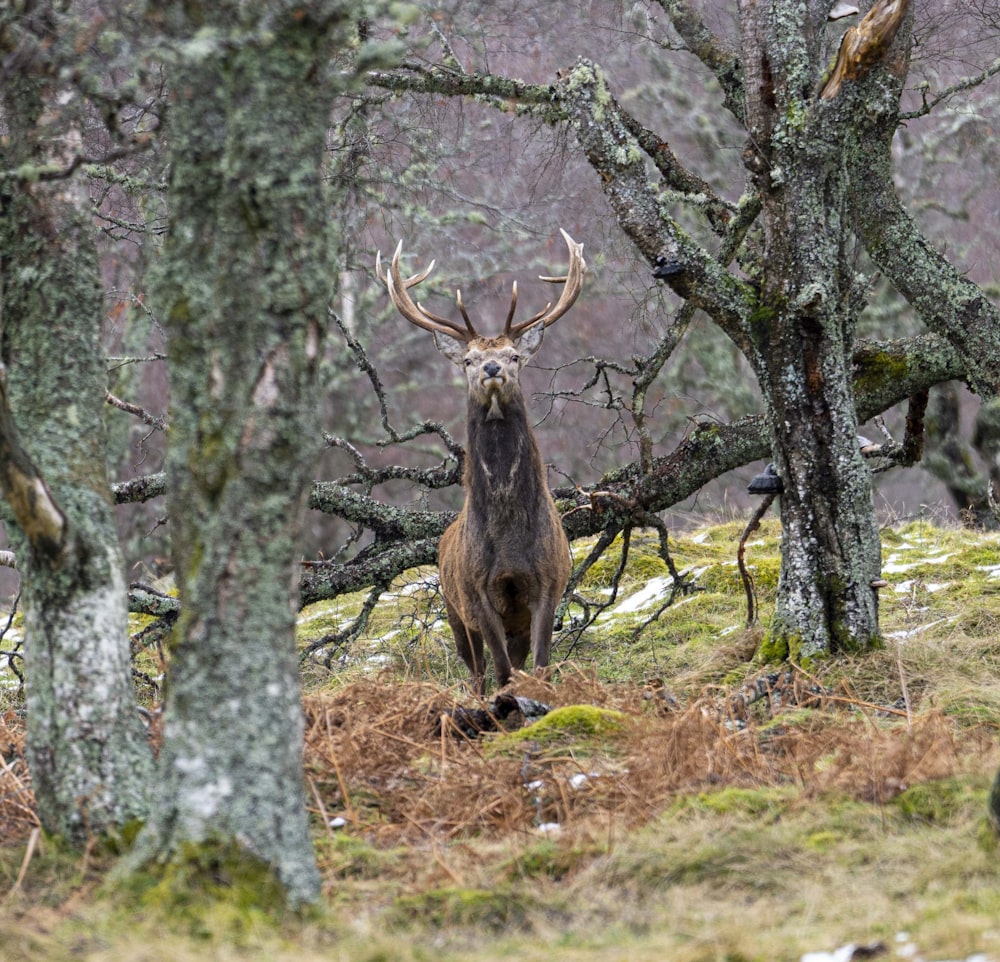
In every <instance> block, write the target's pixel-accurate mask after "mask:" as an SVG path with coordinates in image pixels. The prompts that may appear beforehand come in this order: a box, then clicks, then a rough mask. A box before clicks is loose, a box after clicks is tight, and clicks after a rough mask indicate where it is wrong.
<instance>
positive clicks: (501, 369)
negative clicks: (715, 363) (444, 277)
mask: <svg viewBox="0 0 1000 962" xmlns="http://www.w3.org/2000/svg"><path fill="white" fill-rule="evenodd" d="M563 236H564V237H565V239H566V243H567V246H568V247H569V249H570V269H569V272H568V273H567V276H566V277H561V278H545V279H546V280H552V281H556V282H564V283H565V285H566V286H565V288H564V290H563V294H562V297H560V299H559V302H558V303H557V304H556V306H555V308H553V309H552V310H549V308H548V306H547V307H546V309H545V310H544V311H542V312H540V313H539V314H537V315H535V316H534V317H533V318H531V319H530V320H529V321H527V322H523V323H522V324H519V325H516V326H515V325H512V319H513V315H514V309H515V306H516V303H517V288H516V286H515V289H514V295H513V298H512V301H513V302H512V304H511V309H510V314H509V315H508V318H507V323H506V325H505V327H504V331H503V333H502V334H501V335H499V336H498V337H492V338H488V337H482V336H480V335H479V334H477V333H476V331H475V330H474V329H473V327H472V324H471V323H470V321H469V319H468V315H467V314H466V313H465V309H464V306H463V305H462V301H461V294H459V295H458V304H459V308H460V309H461V311H462V315H463V317H464V318H465V325H466V326H465V329H464V330H463V329H462V328H459V327H457V326H456V325H453V324H451V322H449V321H446V320H444V319H443V318H439V317H437V316H436V315H432V314H430V313H429V312H428V311H426V310H425V309H424V308H422V307H420V306H418V305H415V304H413V302H412V300H411V299H410V297H409V295H408V294H406V288H408V287H410V286H413V285H414V284H417V283H419V282H420V281H421V280H423V279H424V278H425V277H426V276H427V273H428V272H429V271H428V272H424V273H423V274H421V275H416V276H414V277H413V278H410V279H409V280H405V281H404V280H403V278H402V277H400V275H399V271H398V260H399V253H400V248H399V247H397V249H396V256H395V257H394V258H393V266H392V272H391V273H390V274H389V275H384V274H382V272H381V267H380V266H379V276H380V278H382V280H383V281H384V282H385V284H386V287H387V288H388V290H389V294H390V296H391V297H392V299H393V302H394V303H395V304H396V306H397V308H399V310H400V312H401V313H402V314H403V315H404V317H406V318H407V319H408V320H410V321H411V322H412V323H414V324H417V325H418V326H420V327H424V328H427V329H429V330H431V331H433V332H434V334H435V342H436V344H437V346H438V349H439V350H440V351H441V352H442V353H444V354H445V355H446V356H447V357H448V358H449V359H450V360H452V361H453V362H454V363H455V364H458V365H459V366H461V367H462V368H463V369H464V370H465V373H466V378H467V381H468V416H467V434H468V437H467V445H466V456H465V478H464V484H465V488H466V498H465V504H464V505H463V507H462V510H461V512H460V514H459V516H458V518H457V519H456V520H455V521H454V522H453V523H452V524H451V525H450V526H449V528H448V529H447V530H446V531H445V533H444V534H443V535H442V536H441V542H440V545H439V552H438V554H439V564H440V571H441V590H442V593H443V594H444V600H445V608H446V611H447V614H448V622H449V624H450V625H451V629H452V634H453V635H454V637H455V644H456V647H457V649H458V653H459V655H460V656H461V658H462V660H463V661H464V662H465V664H466V665H467V666H468V668H469V672H470V674H471V676H472V681H473V686H474V687H475V688H476V690H477V691H479V692H480V693H482V692H483V691H484V689H485V658H484V653H485V649H489V652H490V654H491V656H492V658H493V666H494V670H495V672H496V677H497V683H498V685H500V686H501V687H502V686H504V685H506V684H507V683H508V682H509V681H510V677H511V673H512V672H513V671H515V670H518V669H520V668H522V667H523V666H524V663H525V661H526V660H527V656H528V654H529V652H530V653H531V655H532V661H533V665H534V668H535V670H536V671H538V670H540V669H544V668H546V667H547V666H548V664H549V647H550V644H551V640H552V623H553V619H554V616H555V610H556V607H557V605H558V604H559V600H560V598H561V597H562V594H563V591H564V590H565V588H566V584H567V582H568V580H569V575H570V554H569V543H568V541H567V540H566V535H565V533H564V532H563V528H562V523H561V521H560V518H559V513H558V511H557V510H556V506H555V502H554V501H553V500H552V495H551V494H550V493H549V489H548V484H547V482H546V477H545V466H544V463H543V461H542V457H541V454H540V452H539V450H538V445H537V443H536V441H535V437H534V434H533V433H532V431H531V426H530V424H529V421H528V412H527V406H526V404H525V400H524V395H523V393H522V392H521V386H520V381H519V377H520V372H521V369H522V368H523V367H524V365H525V364H526V363H527V361H528V360H529V359H530V358H531V357H532V355H533V354H534V353H535V352H536V351H537V350H538V348H539V347H540V346H541V342H542V336H543V334H544V331H545V327H546V326H547V325H548V324H551V323H552V322H553V321H555V320H556V319H557V318H558V317H560V316H561V315H562V314H563V313H565V311H566V310H568V309H569V306H570V305H571V304H572V303H573V301H574V300H575V299H576V296H577V294H578V293H579V288H580V284H581V282H582V276H583V268H584V266H585V265H584V263H583V257H582V245H579V244H576V243H575V242H573V240H572V239H571V238H570V237H569V235H567V234H566V233H565V232H563ZM432 266H433V265H432ZM441 334H443V335H446V336H447V337H448V338H451V339H453V340H454V341H457V342H458V343H457V344H454V343H452V342H451V341H445V340H443V339H439V337H438V335H441Z"/></svg>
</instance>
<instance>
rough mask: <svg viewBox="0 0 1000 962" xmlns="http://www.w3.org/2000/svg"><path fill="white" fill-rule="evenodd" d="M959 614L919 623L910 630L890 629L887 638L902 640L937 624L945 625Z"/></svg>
mask: <svg viewBox="0 0 1000 962" xmlns="http://www.w3.org/2000/svg"><path fill="white" fill-rule="evenodd" d="M957 618H958V615H950V616H949V617H947V618H938V619H937V621H928V622H927V624H926V625H917V627H916V628H911V629H910V630H909V631H890V632H888V633H887V634H886V637H887V638H897V639H899V640H900V641H902V640H903V639H906V638H912V637H913V636H914V635H919V634H920V633H921V632H922V631H927V629H928V628H933V627H934V626H935V625H945V624H947V623H948V622H949V621H955V620H956V619H957Z"/></svg>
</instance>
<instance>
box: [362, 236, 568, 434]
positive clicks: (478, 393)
mask: <svg viewBox="0 0 1000 962" xmlns="http://www.w3.org/2000/svg"><path fill="white" fill-rule="evenodd" d="M560 233H561V234H562V236H563V239H564V240H565V241H566V246H567V248H568V249H569V267H568V268H567V270H566V273H565V274H564V275H563V276H561V277H545V276H542V277H540V280H543V281H548V282H549V283H552V284H562V285H563V289H562V291H561V292H560V295H559V299H558V300H557V301H556V303H555V304H554V305H553V304H552V302H551V301H550V302H549V303H548V304H546V305H545V307H544V308H542V310H540V311H539V312H538V313H537V314H534V315H533V316H531V317H529V318H528V319H527V320H524V321H520V322H518V323H514V315H515V313H516V311H517V282H516V281H515V282H514V284H513V288H512V291H511V299H510V309H509V311H508V312H507V320H506V322H505V323H504V326H503V331H502V332H501V333H500V334H498V335H497V336H495V337H486V336H484V335H481V334H480V333H479V332H478V331H477V330H476V329H475V327H473V324H472V321H471V320H470V319H469V314H468V312H467V311H466V309H465V305H464V304H463V302H462V292H461V291H460V290H459V291H456V292H455V295H456V296H455V300H456V303H457V306H458V309H459V311H460V312H461V315H462V320H463V321H464V326H460V325H458V324H457V323H455V322H454V321H450V320H448V319H447V318H444V317H440V316H439V315H437V314H432V313H431V312H430V311H429V310H427V308H425V307H424V306H423V305H422V304H417V303H414V301H413V299H412V298H411V297H410V294H409V289H410V288H411V287H415V286H416V285H417V284H419V283H421V281H424V280H426V279H427V277H428V276H429V275H430V272H431V271H432V270H433V269H434V261H431V263H430V266H429V267H428V268H427V269H426V270H424V271H422V272H420V273H418V274H414V275H413V276H412V277H409V278H404V277H403V276H402V275H401V274H400V272H399V259H400V256H401V255H402V251H403V242H402V241H400V242H399V243H398V244H397V245H396V251H395V253H394V254H393V256H392V263H391V264H390V267H389V270H388V272H386V271H384V270H383V269H382V256H381V254H378V255H377V256H376V259H375V270H376V273H377V274H378V278H379V280H380V281H381V282H382V283H383V284H385V287H386V290H387V291H388V292H389V297H390V298H391V300H392V303H393V304H395V305H396V309H397V310H398V311H399V313H400V314H402V315H403V317H405V318H406V319H407V320H408V321H409V322H410V323H411V324H415V325H416V326H417V327H420V328H423V329H424V330H427V331H430V332H431V333H432V334H433V335H434V343H435V345H436V346H437V348H438V350H439V351H441V353H442V354H444V355H445V356H446V357H447V358H448V359H449V360H451V361H452V362H453V363H455V364H457V365H459V367H462V368H464V370H465V374H466V378H467V379H468V383H469V398H470V400H471V401H473V402H475V403H478V404H480V405H482V407H483V408H485V409H486V410H487V415H486V416H487V418H489V419H495V418H502V417H503V411H504V408H505V407H506V405H507V404H508V403H509V402H510V401H511V399H512V398H514V397H515V396H516V395H519V394H520V385H519V378H520V373H521V368H522V367H524V365H525V364H526V363H527V362H528V360H529V359H530V358H531V357H532V355H534V353H535V352H536V351H537V350H538V348H539V347H540V346H541V343H542V336H543V335H544V333H545V328H547V327H548V326H549V325H550V324H553V323H555V322H556V321H557V320H559V318H560V317H562V316H563V314H565V313H566V312H567V311H568V310H569V309H570V307H572V306H573V302H574V301H575V300H576V299H577V297H578V296H579V294H580V289H581V287H582V286H583V272H584V270H585V268H586V266H587V265H586V263H585V262H584V260H583V244H577V243H576V241H574V240H573V238H572V237H570V236H569V234H567V233H566V231H564V230H560ZM453 342H455V343H453Z"/></svg>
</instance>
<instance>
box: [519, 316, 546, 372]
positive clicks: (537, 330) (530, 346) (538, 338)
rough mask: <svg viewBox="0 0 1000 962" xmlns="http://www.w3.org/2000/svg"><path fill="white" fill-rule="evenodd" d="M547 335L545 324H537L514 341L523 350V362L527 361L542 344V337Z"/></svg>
mask: <svg viewBox="0 0 1000 962" xmlns="http://www.w3.org/2000/svg"><path fill="white" fill-rule="evenodd" d="M544 336H545V325H544V324H536V325H535V326H534V327H529V328H528V329H527V330H526V331H525V332H524V333H523V334H522V335H521V336H520V337H519V338H517V340H515V341H514V343H515V344H516V345H517V348H518V350H519V351H520V352H521V360H522V363H523V362H524V361H527V360H528V359H529V358H530V357H531V356H532V355H533V354H534V353H535V351H537V350H538V349H539V348H540V347H541V346H542V338H543V337H544Z"/></svg>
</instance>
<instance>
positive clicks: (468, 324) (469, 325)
mask: <svg viewBox="0 0 1000 962" xmlns="http://www.w3.org/2000/svg"><path fill="white" fill-rule="evenodd" d="M455 303H456V304H457V305H458V309H459V310H460V311H461V312H462V319H463V320H464V321H465V326H466V328H467V329H468V331H469V334H471V335H472V337H478V336H479V335H478V334H477V333H476V329H475V328H474V327H473V326H472V321H470V320H469V315H468V313H467V312H466V310H465V305H464V304H463V303H462V292H461V291H460V290H457V289H456V291H455Z"/></svg>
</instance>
